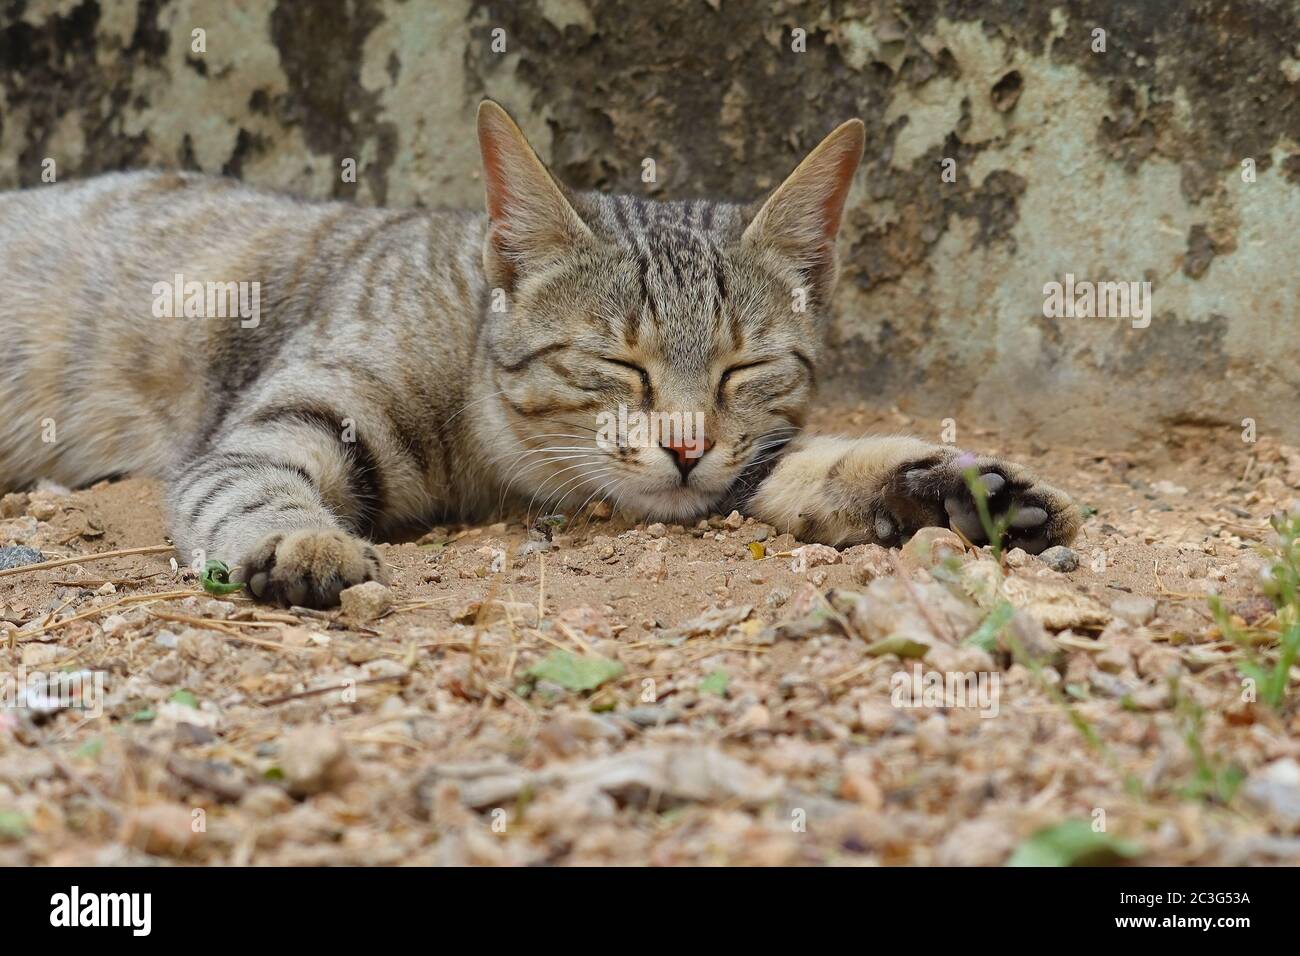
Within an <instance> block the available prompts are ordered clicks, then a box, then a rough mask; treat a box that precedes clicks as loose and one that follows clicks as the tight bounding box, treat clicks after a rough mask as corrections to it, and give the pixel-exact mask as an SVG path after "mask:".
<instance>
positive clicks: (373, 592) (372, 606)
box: [339, 581, 393, 622]
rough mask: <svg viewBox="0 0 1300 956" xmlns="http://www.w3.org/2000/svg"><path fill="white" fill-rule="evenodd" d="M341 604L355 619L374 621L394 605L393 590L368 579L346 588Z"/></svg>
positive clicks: (340, 597) (341, 597) (349, 615)
mask: <svg viewBox="0 0 1300 956" xmlns="http://www.w3.org/2000/svg"><path fill="white" fill-rule="evenodd" d="M339 604H340V605H341V606H342V608H343V613H344V615H346V616H347V617H349V618H351V619H352V620H353V621H358V622H364V621H373V620H375V619H376V618H378V617H380V616H381V615H382V614H384V613H385V612H386V611H388V609H389V608H391V607H392V606H393V592H392V591H391V590H389V589H388V588H387V587H385V586H384V585H382V584H380V583H379V582H378V581H367V582H365V583H364V584H357V585H354V586H353V587H350V588H345V589H344V591H343V593H342V594H340V595H339Z"/></svg>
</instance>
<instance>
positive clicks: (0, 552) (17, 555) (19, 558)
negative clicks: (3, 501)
mask: <svg viewBox="0 0 1300 956" xmlns="http://www.w3.org/2000/svg"><path fill="white" fill-rule="evenodd" d="M6 497H8V496H6ZM44 560H45V556H44V555H43V554H41V553H40V552H39V551H37V550H36V549H35V548H28V547H24V546H23V545H16V546H11V547H8V548H0V571H5V570H8V569H9V568H21V567H22V566H23V565H27V564H38V563H40V562H41V561H44Z"/></svg>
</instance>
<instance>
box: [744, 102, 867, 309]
mask: <svg viewBox="0 0 1300 956" xmlns="http://www.w3.org/2000/svg"><path fill="white" fill-rule="evenodd" d="M865 144H866V127H865V126H863V124H862V120H858V119H854V120H849V121H848V122H847V123H844V124H842V125H841V126H839V127H838V128H837V129H836V130H835V131H834V132H832V133H831V134H830V135H829V136H827V137H826V138H825V139H824V140H822V141H821V142H820V143H819V144H818V145H817V148H816V149H814V150H813V151H812V152H811V153H809V154H808V155H807V157H806V158H805V159H804V161H803V162H802V163H800V164H799V166H798V168H797V169H795V171H794V172H793V173H791V174H790V175H789V177H788V178H787V179H786V181H785V182H783V183H782V184H781V185H780V186H779V187H778V188H777V190H776V192H774V193H773V194H772V195H771V196H770V197H769V198H768V200H767V202H765V203H764V204H763V207H762V208H761V209H760V210H759V211H758V213H757V214H756V215H755V216H754V218H753V220H752V221H751V222H750V224H749V226H748V227H746V229H745V233H744V235H743V237H742V238H741V241H742V242H743V243H745V244H747V245H752V246H759V247H766V248H770V249H774V250H775V251H777V252H779V253H780V254H781V255H783V256H785V257H786V258H788V259H790V260H791V261H793V262H794V263H795V265H796V266H797V267H798V269H799V270H800V271H801V272H803V273H804V274H805V275H807V276H808V277H809V279H810V282H811V283H812V284H813V286H814V288H813V289H812V290H811V291H813V293H814V294H815V295H816V296H817V297H818V298H819V300H821V301H824V298H825V296H826V295H827V294H829V292H830V285H831V283H832V282H833V281H834V278H835V237H836V235H837V234H838V233H839V230H840V219H841V218H842V217H843V215H844V201H845V199H847V198H848V195H849V187H850V186H851V185H853V174H854V173H855V172H857V169H858V164H859V163H860V162H861V161H862V150H863V147H864V145H865Z"/></svg>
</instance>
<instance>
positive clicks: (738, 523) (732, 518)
mask: <svg viewBox="0 0 1300 956" xmlns="http://www.w3.org/2000/svg"><path fill="white" fill-rule="evenodd" d="M722 524H723V526H724V527H726V528H729V529H730V530H732V531H739V530H740V529H741V528H742V527H744V525H745V519H744V518H742V517H741V516H740V512H739V511H733V512H732V513H731V514H729V515H727V517H726V518H725V519H724V520H723V522H722Z"/></svg>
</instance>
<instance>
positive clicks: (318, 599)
mask: <svg viewBox="0 0 1300 956" xmlns="http://www.w3.org/2000/svg"><path fill="white" fill-rule="evenodd" d="M365 457H366V452H365V451H364V449H362V451H360V452H359V451H358V450H357V448H356V447H355V445H349V444H348V443H346V442H344V441H342V440H341V438H340V436H339V435H338V434H336V433H335V432H334V426H333V424H332V416H330V415H328V414H326V413H323V412H321V411H319V410H313V411H312V412H311V413H310V414H307V413H304V412H303V411H302V409H301V408H299V409H298V410H297V411H294V410H292V409H290V410H285V409H276V410H270V411H269V412H263V413H262V414H261V415H260V416H257V415H255V416H250V418H249V420H247V421H243V422H240V423H239V424H237V425H235V426H233V427H231V428H228V429H227V430H226V437H225V438H224V439H223V440H221V441H219V442H218V443H216V444H215V445H214V447H213V448H212V449H211V450H209V451H207V452H205V453H204V454H202V455H200V456H198V457H196V458H195V459H194V460H192V461H190V462H188V463H186V464H185V465H184V466H183V467H182V469H181V470H180V471H179V472H178V473H177V474H176V475H175V476H174V477H173V479H172V480H171V481H170V483H169V488H168V495H167V499H168V505H169V510H170V512H171V522H170V524H171V531H172V535H173V540H174V541H175V542H176V546H177V549H178V550H179V551H181V553H182V554H184V555H187V556H188V555H190V554H194V553H197V554H198V555H199V556H200V557H202V558H204V559H213V558H215V559H217V560H220V561H224V562H225V563H226V564H228V565H230V567H231V570H232V579H234V580H237V581H243V582H245V583H246V584H247V586H248V590H249V591H250V592H251V593H252V594H253V596H254V597H256V598H259V599H260V600H264V601H270V602H274V603H278V604H284V605H301V606H304V607H330V606H332V605H335V604H337V603H338V600H339V593H340V592H341V591H342V590H343V589H344V588H347V587H351V586H352V585H354V584H361V583H363V582H365V581H371V580H376V581H381V582H385V581H386V580H387V572H386V569H385V567H384V564H383V561H382V560H381V559H380V557H379V554H378V552H377V551H376V550H375V548H374V547H373V546H372V545H371V544H370V543H369V542H368V541H366V540H365V539H364V538H362V537H360V536H359V533H360V531H361V530H362V528H363V527H364V526H365V525H366V524H367V523H369V521H368V519H370V518H372V517H373V514H372V512H373V510H374V508H375V504H376V503H375V502H374V500H373V498H374V489H373V487H372V485H373V481H374V475H373V474H371V472H373V470H374V464H373V462H367V461H366V460H365Z"/></svg>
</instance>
